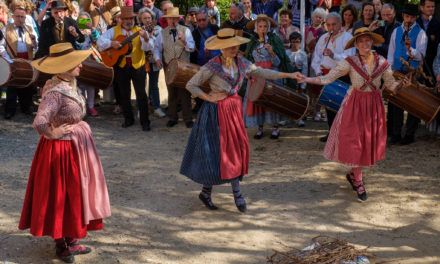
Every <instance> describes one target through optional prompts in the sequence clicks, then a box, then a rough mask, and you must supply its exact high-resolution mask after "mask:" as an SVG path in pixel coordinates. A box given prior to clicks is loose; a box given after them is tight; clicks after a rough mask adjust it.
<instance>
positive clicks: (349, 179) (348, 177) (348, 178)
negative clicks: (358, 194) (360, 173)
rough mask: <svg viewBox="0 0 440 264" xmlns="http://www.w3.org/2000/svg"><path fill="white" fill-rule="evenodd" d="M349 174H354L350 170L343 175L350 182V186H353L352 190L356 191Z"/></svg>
mask: <svg viewBox="0 0 440 264" xmlns="http://www.w3.org/2000/svg"><path fill="white" fill-rule="evenodd" d="M350 174H351V175H353V177H354V174H353V173H352V172H350V173H348V174H347V175H345V177H346V178H347V181H348V182H349V183H350V185H351V188H353V190H354V191H356V187H354V184H353V180H352V179H351V177H350Z"/></svg>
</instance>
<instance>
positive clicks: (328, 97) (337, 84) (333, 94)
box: [318, 80, 350, 112]
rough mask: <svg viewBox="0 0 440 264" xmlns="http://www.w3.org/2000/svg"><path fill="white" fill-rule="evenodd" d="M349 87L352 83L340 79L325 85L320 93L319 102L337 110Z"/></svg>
mask: <svg viewBox="0 0 440 264" xmlns="http://www.w3.org/2000/svg"><path fill="white" fill-rule="evenodd" d="M349 88H350V85H348V84H346V83H344V82H342V81H339V80H336V81H334V82H332V83H330V84H328V85H325V86H324V87H323V88H322V90H321V94H320V95H319V101H318V104H320V105H323V106H326V107H327V108H329V109H330V110H333V111H336V112H337V111H338V110H339V108H340V107H341V103H342V101H343V100H344V97H345V95H346V94H347V91H348V89H349Z"/></svg>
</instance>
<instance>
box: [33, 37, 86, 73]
mask: <svg viewBox="0 0 440 264" xmlns="http://www.w3.org/2000/svg"><path fill="white" fill-rule="evenodd" d="M90 54H92V50H75V49H73V47H72V44H71V43H69V42H62V43H57V44H54V45H52V46H50V48H49V55H48V56H46V57H43V58H41V59H38V60H34V61H32V66H34V68H35V69H37V70H39V71H41V72H45V73H50V74H57V73H62V72H66V71H70V70H71V69H73V68H75V67H76V66H78V65H79V64H80V63H81V62H83V61H84V60H85V59H87V57H89V56H90Z"/></svg>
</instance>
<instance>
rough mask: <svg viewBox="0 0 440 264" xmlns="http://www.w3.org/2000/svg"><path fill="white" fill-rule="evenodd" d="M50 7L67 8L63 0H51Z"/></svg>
mask: <svg viewBox="0 0 440 264" xmlns="http://www.w3.org/2000/svg"><path fill="white" fill-rule="evenodd" d="M50 8H51V9H64V10H67V6H66V5H65V4H64V1H60V0H56V1H53V2H52V4H51V5H50Z"/></svg>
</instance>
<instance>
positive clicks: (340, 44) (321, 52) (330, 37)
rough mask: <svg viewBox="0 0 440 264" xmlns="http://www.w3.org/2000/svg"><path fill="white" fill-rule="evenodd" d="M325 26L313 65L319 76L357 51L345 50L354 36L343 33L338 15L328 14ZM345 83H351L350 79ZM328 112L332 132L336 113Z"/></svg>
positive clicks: (323, 140)
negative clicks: (325, 31)
mask: <svg viewBox="0 0 440 264" xmlns="http://www.w3.org/2000/svg"><path fill="white" fill-rule="evenodd" d="M325 24H326V26H327V29H328V32H327V33H325V34H324V35H322V36H321V37H320V38H319V40H318V42H317V43H316V47H315V51H314V53H313V59H312V64H311V67H312V68H313V70H314V71H315V73H316V75H317V76H321V75H326V74H327V73H328V72H329V71H330V70H331V69H333V68H335V67H336V66H337V65H338V62H340V61H342V60H344V59H345V58H347V57H349V56H352V55H354V54H355V51H356V50H355V48H351V49H345V45H346V44H347V42H348V41H349V40H350V39H351V38H352V37H353V36H352V35H351V34H350V33H348V32H346V31H344V32H342V31H341V27H342V20H341V16H340V15H339V14H338V13H334V12H333V13H330V14H328V15H327V16H326V18H325ZM346 79H348V78H346ZM344 81H345V82H346V83H349V79H348V80H344ZM326 112H327V118H328V119H327V122H328V126H329V131H330V128H331V126H332V124H333V120H334V119H335V116H336V113H335V112H333V111H331V110H327V109H326ZM327 138H328V133H327V135H326V136H325V137H322V138H320V140H321V141H322V142H326V141H327Z"/></svg>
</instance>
